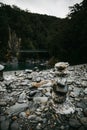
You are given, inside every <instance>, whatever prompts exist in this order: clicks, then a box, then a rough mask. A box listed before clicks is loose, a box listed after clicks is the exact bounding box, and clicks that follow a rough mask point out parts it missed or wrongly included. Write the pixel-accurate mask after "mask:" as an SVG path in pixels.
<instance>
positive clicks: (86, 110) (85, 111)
mask: <svg viewBox="0 0 87 130" xmlns="http://www.w3.org/2000/svg"><path fill="white" fill-rule="evenodd" d="M84 115H85V116H86V117H87V108H85V109H84Z"/></svg>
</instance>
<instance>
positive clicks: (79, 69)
mask: <svg viewBox="0 0 87 130" xmlns="http://www.w3.org/2000/svg"><path fill="white" fill-rule="evenodd" d="M3 76H4V79H3V81H0V130H87V64H83V65H75V66H69V64H68V63H67V62H59V63H56V64H55V66H54V68H52V69H47V70H43V71H39V69H38V68H37V67H35V68H34V69H33V70H29V69H26V70H23V71H16V72H14V71H10V72H4V74H3Z"/></svg>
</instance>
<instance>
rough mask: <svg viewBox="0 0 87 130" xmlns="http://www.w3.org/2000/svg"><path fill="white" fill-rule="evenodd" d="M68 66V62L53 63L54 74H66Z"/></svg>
mask: <svg viewBox="0 0 87 130" xmlns="http://www.w3.org/2000/svg"><path fill="white" fill-rule="evenodd" d="M68 66H69V63H68V62H58V63H56V64H55V66H54V67H55V74H56V75H58V76H64V75H67V67H68Z"/></svg>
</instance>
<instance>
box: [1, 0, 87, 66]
mask: <svg viewBox="0 0 87 130" xmlns="http://www.w3.org/2000/svg"><path fill="white" fill-rule="evenodd" d="M0 5H1V6H0V61H1V60H6V54H7V50H8V41H9V27H10V28H11V30H13V32H14V31H15V33H16V35H17V37H19V38H21V49H23V50H24V49H25V50H26V49H46V50H48V51H49V55H50V57H52V56H54V57H55V58H57V59H58V60H61V61H69V62H70V63H72V64H78V63H86V62H87V58H86V50H87V0H83V2H81V3H80V4H75V5H74V6H73V7H70V13H69V15H68V16H67V17H66V18H64V19H61V18H56V17H53V16H47V15H40V14H33V13H30V12H28V11H24V10H21V9H20V8H18V7H17V6H15V5H13V6H12V7H11V6H10V5H5V4H3V3H1V4H0Z"/></svg>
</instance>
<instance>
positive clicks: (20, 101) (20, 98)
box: [18, 91, 27, 103]
mask: <svg viewBox="0 0 87 130" xmlns="http://www.w3.org/2000/svg"><path fill="white" fill-rule="evenodd" d="M26 98H27V97H26V93H25V91H23V92H22V93H21V94H20V96H19V99H18V102H19V103H23V102H27V100H26Z"/></svg>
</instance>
